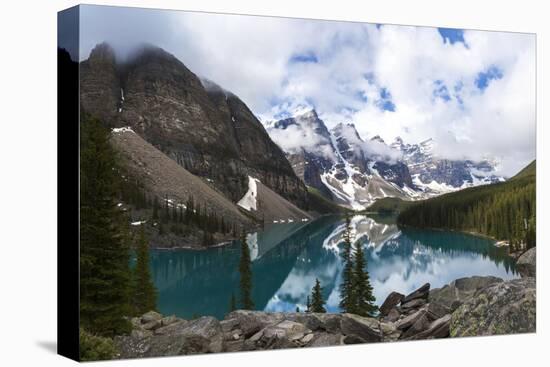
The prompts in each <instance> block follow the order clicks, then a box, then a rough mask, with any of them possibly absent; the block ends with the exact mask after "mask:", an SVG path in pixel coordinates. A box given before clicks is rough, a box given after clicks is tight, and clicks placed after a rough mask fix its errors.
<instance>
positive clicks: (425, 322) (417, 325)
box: [400, 312, 430, 339]
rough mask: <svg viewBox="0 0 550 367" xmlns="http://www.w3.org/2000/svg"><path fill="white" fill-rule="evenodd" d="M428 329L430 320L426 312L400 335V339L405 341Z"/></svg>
mask: <svg viewBox="0 0 550 367" xmlns="http://www.w3.org/2000/svg"><path fill="white" fill-rule="evenodd" d="M429 327H430V320H429V319H428V316H427V312H425V313H424V314H423V315H422V316H420V317H419V318H418V319H417V320H416V321H415V322H414V323H413V324H412V325H411V327H410V328H408V329H407V330H406V331H405V332H404V333H403V334H401V336H400V337H401V339H407V338H410V337H412V336H413V335H416V334H418V333H420V332H422V331H424V330H426V329H427V328H429Z"/></svg>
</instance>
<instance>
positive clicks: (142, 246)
mask: <svg viewBox="0 0 550 367" xmlns="http://www.w3.org/2000/svg"><path fill="white" fill-rule="evenodd" d="M136 255H137V264H136V268H135V269H134V284H133V285H134V289H133V306H134V309H135V314H136V315H142V314H144V313H146V312H148V311H151V310H155V309H156V304H157V291H156V289H155V286H154V284H153V281H152V280H151V272H150V270H149V244H148V241H147V238H146V236H145V225H144V224H142V225H141V226H140V230H139V242H138V246H137V249H136Z"/></svg>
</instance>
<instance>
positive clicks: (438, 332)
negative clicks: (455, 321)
mask: <svg viewBox="0 0 550 367" xmlns="http://www.w3.org/2000/svg"><path fill="white" fill-rule="evenodd" d="M450 325H451V315H450V314H447V315H445V316H443V317H441V318H439V319H437V320H435V321H433V322H432V323H431V324H430V325H429V326H428V328H427V329H426V330H424V331H422V332H420V333H417V334H414V335H412V336H410V337H408V338H407V339H408V340H420V339H437V338H446V337H448V336H449V326H450Z"/></svg>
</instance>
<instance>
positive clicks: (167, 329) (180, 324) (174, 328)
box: [155, 320, 189, 335]
mask: <svg viewBox="0 0 550 367" xmlns="http://www.w3.org/2000/svg"><path fill="white" fill-rule="evenodd" d="M188 322H189V321H187V320H178V321H176V322H174V323H172V324H170V325H166V326H162V327H160V328H158V329H156V330H155V335H163V334H170V333H173V334H176V333H177V332H178V330H180V329H182V328H184V327H185V325H187V323H188Z"/></svg>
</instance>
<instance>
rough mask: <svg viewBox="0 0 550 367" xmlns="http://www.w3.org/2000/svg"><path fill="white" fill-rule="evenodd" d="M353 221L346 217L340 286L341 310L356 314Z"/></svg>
mask: <svg viewBox="0 0 550 367" xmlns="http://www.w3.org/2000/svg"><path fill="white" fill-rule="evenodd" d="M351 246H352V244H351V221H350V218H349V217H347V216H346V228H345V230H344V243H343V249H342V258H343V260H344V269H343V271H342V283H341V284H340V308H341V309H342V311H343V312H347V313H355V306H356V304H357V302H356V301H355V294H354V289H353V275H354V271H353V258H352V254H351V249H352V248H351Z"/></svg>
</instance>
